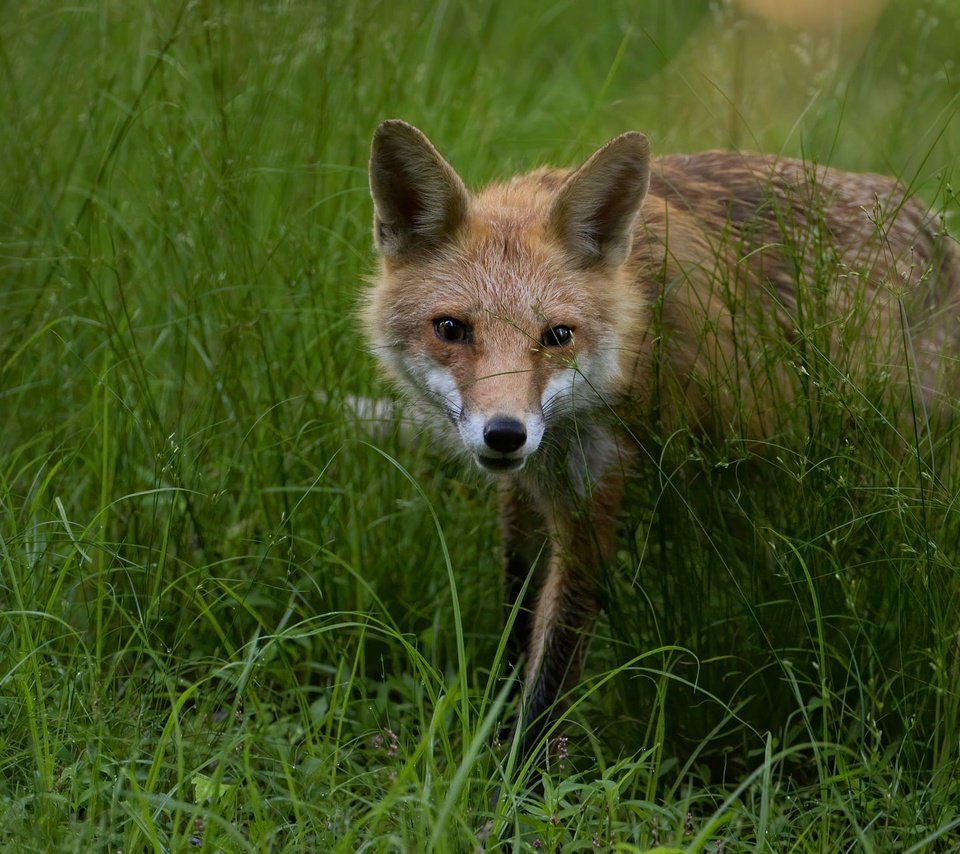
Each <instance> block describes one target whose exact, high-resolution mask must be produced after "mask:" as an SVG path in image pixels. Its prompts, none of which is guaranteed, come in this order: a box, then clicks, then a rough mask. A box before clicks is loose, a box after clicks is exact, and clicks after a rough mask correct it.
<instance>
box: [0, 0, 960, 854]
mask: <svg viewBox="0 0 960 854" xmlns="http://www.w3.org/2000/svg"><path fill="white" fill-rule="evenodd" d="M761 5H762V4H761ZM812 5H813V6H814V7H816V8H817V9H819V10H820V14H821V16H826V17H821V18H820V19H819V20H814V21H808V22H806V25H805V26H806V28H805V29H800V28H797V25H796V22H794V23H793V24H791V23H789V22H776V21H769V20H765V19H763V18H761V17H758V16H753V15H751V14H747V13H745V12H742V11H739V10H738V9H737V8H734V7H732V6H730V5H728V4H724V3H716V2H714V3H707V2H690V3H672V2H669V0H632V2H626V0H611V2H608V3H583V2H572V0H568V2H562V0H531V2H529V3H526V2H525V3H508V2H505V0H472V2H467V0H432V2H411V3H400V2H385V0H357V2H351V3H336V2H332V0H325V2H316V3H310V2H301V3H288V2H262V3H257V4H245V3H231V2H229V0H222V2H217V0H204V1H203V2H187V0H182V2H169V3H168V2H142V3H141V2H131V3H114V2H109V0H78V2H75V3H73V4H69V5H64V4H59V3H55V2H46V0H38V2H10V3H6V4H4V5H3V8H2V10H0V81H2V82H0V91H2V93H3V94H2V95H0V153H2V168H0V300H2V302H0V306H2V311H0V413H2V415H3V430H2V432H0V848H2V849H4V850H17V851H92V850H97V851H99V850H103V851H107V850H110V851H125V852H133V851H185V850H198V851H224V852H242V851H326V850H359V849H363V850H373V851H425V850H438V851H446V850H450V851H461V850H471V849H473V848H474V847H475V846H476V845H477V844H478V842H477V839H478V832H479V831H481V830H483V831H484V833H485V841H484V842H483V846H484V847H485V848H486V850H503V851H510V850H564V851H566V850H571V851H572V850H581V849H589V850H606V851H614V850H617V851H647V850H651V849H654V848H657V847H660V848H661V849H666V850H683V851H691V852H692V851H696V852H700V851H711V852H712V851H727V852H734V851H759V852H765V851H770V852H786V851H796V852H805V851H823V852H834V851H904V852H927V851H930V852H936V851H949V850H958V849H960V504H958V497H960V471H958V470H957V468H958V467H957V466H956V465H955V464H954V460H955V458H956V456H957V450H958V443H960V438H958V433H957V427H956V424H955V423H953V422H950V421H949V420H948V421H946V422H944V424H942V425H937V426H936V427H935V428H933V429H930V430H929V431H927V430H926V429H925V427H926V425H924V424H923V419H922V415H921V416H920V417H918V418H917V419H915V422H917V421H919V423H920V425H921V428H924V429H918V430H917V431H915V432H914V433H913V434H912V435H909V434H903V433H900V432H898V431H897V430H896V429H895V428H894V427H893V425H892V420H891V418H890V417H889V413H885V412H884V411H883V409H882V407H879V406H874V405H872V404H870V401H872V399H873V398H872V397H871V396H870V395H864V396H862V399H864V400H867V401H868V404H869V405H866V406H864V407H862V408H861V409H859V410H856V411H852V410H850V409H849V408H845V407H842V406H835V407H833V408H831V407H830V406H826V407H824V406H823V405H822V403H823V401H824V400H826V401H829V400H831V399H833V398H831V395H834V396H836V395H839V394H841V390H838V388H837V387H836V386H835V385H830V384H826V385H824V386H820V385H818V384H816V383H812V384H811V391H810V395H811V402H812V401H813V398H815V397H816V398H817V399H818V400H817V402H818V406H819V409H820V410H821V411H826V412H833V413H834V414H835V417H823V418H822V419H820V420H819V421H817V423H816V424H813V423H812V422H810V423H807V422H806V421H805V419H806V417H807V415H808V410H807V409H805V408H804V407H802V406H801V407H798V412H797V420H798V425H799V426H798V429H797V431H796V434H797V435H798V436H799V437H800V440H799V441H798V442H796V443H794V444H792V445H787V444H784V446H783V447H781V448H776V449H773V450H772V451H771V452H770V453H769V454H765V455H760V456H757V457H756V458H754V457H753V456H752V455H751V454H749V453H747V452H744V451H736V450H735V449H732V448H731V449H728V450H729V453H728V454H727V455H726V456H721V457H719V458H718V457H717V456H715V455H714V456H711V455H705V454H701V453H699V452H698V449H697V448H696V446H695V445H694V446H691V445H686V446H684V447H682V448H681V449H680V450H679V451H677V452H676V453H672V454H665V456H664V458H663V462H662V466H661V467H660V469H659V472H658V476H657V477H654V478H650V479H649V480H646V481H643V482H641V483H638V484H637V486H636V490H635V492H636V494H635V495H634V496H633V500H632V502H631V507H633V508H635V512H632V513H631V516H630V518H629V519H626V520H624V529H625V534H626V536H625V537H624V538H623V541H622V549H621V551H620V552H619V554H618V566H616V567H612V568H611V571H610V572H609V573H608V576H609V577H608V578H607V579H606V581H605V584H606V587H607V601H608V607H607V609H606V614H605V616H604V618H603V619H602V620H601V623H600V625H599V626H598V628H597V631H596V633H595V635H594V638H593V640H592V642H591V645H590V648H589V652H588V656H587V660H586V667H585V671H584V680H583V684H582V686H581V688H580V691H579V693H578V695H577V702H576V703H575V704H574V705H573V707H572V708H571V710H570V712H569V714H568V715H567V717H566V720H565V721H564V724H563V730H562V733H563V737H564V739H565V741H564V742H562V744H561V746H562V749H559V750H558V749H556V745H555V749H554V751H553V754H552V758H551V760H550V762H549V763H547V764H546V765H544V766H543V767H537V768H534V769H532V770H531V769H528V768H524V767H522V764H523V763H521V762H519V761H518V757H517V756H516V755H515V753H513V752H512V751H511V747H510V742H509V739H508V738H507V737H506V731H507V730H506V727H507V725H508V722H509V720H510V713H511V708H512V707H511V703H513V702H514V701H513V700H510V699H509V697H508V695H509V691H508V681H507V679H506V677H507V674H506V673H504V672H501V670H500V669H499V667H498V665H499V663H500V662H501V660H502V657H503V646H504V637H505V636H504V624H505V619H506V614H505V609H504V603H503V594H502V591H501V587H500V567H499V558H498V549H497V531H496V519H495V512H494V495H493V490H492V489H491V488H490V485H489V484H488V483H486V481H485V480H484V479H483V478H481V477H480V476H479V475H478V474H476V473H473V472H471V471H469V470H467V469H466V468H465V467H464V466H463V465H462V462H461V461H457V460H450V459H447V458H445V457H444V456H443V455H442V454H440V453H438V451H437V448H436V447H435V446H434V445H433V443H432V442H431V441H430V439H429V437H428V436H426V435H422V434H421V433H420V432H418V431H417V430H413V431H411V430H410V429H404V425H403V421H402V418H398V419H397V421H396V422H379V421H378V422H370V421H368V420H365V419H364V418H362V417H359V416H358V415H357V414H356V413H355V411H354V410H353V409H352V408H351V401H353V400H354V399H355V398H356V397H358V396H360V397H371V398H377V399H380V398H387V397H389V396H390V394H391V392H390V389H389V387H388V386H387V385H386V384H385V383H384V382H383V381H382V380H381V379H379V377H378V375H377V372H376V370H375V367H374V364H373V360H372V358H371V357H370V355H369V354H368V353H367V352H366V351H365V344H364V338H363V334H362V333H363V330H362V329H361V328H360V321H359V320H358V318H357V316H356V313H355V308H356V305H357V303H358V300H359V298H360V295H361V293H362V290H363V288H364V287H365V286H366V285H365V280H366V278H367V277H369V276H370V274H371V273H372V272H373V270H374V269H375V262H374V257H373V250H372V245H371V236H370V222H371V215H372V211H371V204H370V201H369V194H368V189H367V174H366V162H367V157H368V152H369V140H370V136H371V134H372V132H373V129H374V127H375V126H376V125H377V123H378V122H379V121H380V120H381V119H384V118H391V117H400V118H404V119H406V120H408V121H410V122H412V123H414V124H416V125H417V126H418V127H420V128H422V129H423V130H424V131H425V132H426V133H427V134H428V135H429V136H430V138H431V139H432V140H433V141H434V142H435V143H436V144H437V145H438V146H439V147H440V148H441V150H442V151H443V152H444V154H445V156H446V157H447V158H448V159H449V160H450V161H451V162H452V163H454V164H455V165H456V167H457V169H458V171H459V172H460V174H461V175H463V177H464V178H465V180H467V181H468V183H471V184H472V185H474V186H476V185H478V184H482V183H484V182H487V181H490V180H493V179H496V178H503V177H505V176H508V175H510V174H512V173H514V172H516V171H519V170H523V169H528V168H533V167H535V166H539V165H542V164H544V163H555V164H574V163H577V162H578V161H579V160H580V159H581V158H583V157H584V156H585V155H587V154H589V153H590V152H591V151H592V150H593V149H594V148H596V147H597V146H598V145H600V144H602V143H603V142H605V141H606V140H607V139H609V138H610V137H612V136H614V135H615V134H617V133H619V132H621V131H624V130H628V129H636V130H642V131H644V132H645V133H647V134H648V136H649V137H650V140H651V145H652V148H653V150H654V153H659V152H668V151H696V150H700V149H706V148H728V147H738V148H749V149H755V150H763V151H769V152H774V153H778V152H779V153H783V154H786V155H790V156H796V157H803V158H806V159H809V160H812V161H817V162H822V163H829V164H831V165H834V166H838V167H841V168H846V169H854V170H864V171H875V172H882V173H885V174H890V175H896V176H897V177H898V178H899V179H900V180H901V181H902V182H903V183H904V185H906V186H907V187H909V188H910V190H911V192H913V193H915V194H916V195H917V196H919V197H920V198H922V199H923V200H924V201H925V202H926V203H927V204H928V205H930V206H931V207H932V208H933V209H934V210H936V211H938V212H941V213H942V214H943V217H944V222H945V227H946V228H947V230H948V231H949V232H950V233H952V234H953V235H954V236H957V235H958V234H960V219H958V217H960V203H958V199H957V196H956V194H955V190H954V187H955V186H956V184H957V182H958V181H960V119H958V107H960V54H958V51H957V45H958V44H960V7H958V6H957V4H955V3H954V2H952V1H951V0H890V2H888V3H885V4H884V3H881V2H877V3H862V4H858V7H859V8H861V9H862V11H863V15H862V16H861V17H860V18H859V19H856V18H854V17H852V16H848V17H847V18H846V23H845V25H843V26H841V22H840V20H839V19H838V18H835V17H830V16H831V15H835V14H836V13H837V10H838V9H842V8H843V7H844V6H848V7H849V4H844V3H842V2H840V0H838V2H837V3H834V4H830V6H829V7H828V6H827V5H826V4H812ZM871 394H872V392H871ZM801 428H802V429H801ZM497 788H499V790H500V798H499V800H498V802H497V804H496V807H495V808H494V807H493V805H492V795H493V792H494V790H495V789H497Z"/></svg>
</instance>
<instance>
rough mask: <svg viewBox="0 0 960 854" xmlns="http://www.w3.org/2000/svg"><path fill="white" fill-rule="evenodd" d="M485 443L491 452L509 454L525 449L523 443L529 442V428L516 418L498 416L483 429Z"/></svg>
mask: <svg viewBox="0 0 960 854" xmlns="http://www.w3.org/2000/svg"><path fill="white" fill-rule="evenodd" d="M483 441H484V442H486V443H487V447H488V448H490V450H492V451H498V452H499V453H501V454H509V453H510V452H511V451H515V450H517V448H522V447H523V443H524V442H526V441H527V428H526V427H524V426H523V422H522V421H518V420H517V419H516V418H506V417H504V416H502V415H497V416H495V417H494V418H491V419H490V420H489V421H488V422H487V425H486V426H485V427H484V428H483Z"/></svg>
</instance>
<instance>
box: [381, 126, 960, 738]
mask: <svg viewBox="0 0 960 854" xmlns="http://www.w3.org/2000/svg"><path fill="white" fill-rule="evenodd" d="M370 182H371V192H372V195H373V199H374V205H375V218H374V238H375V241H376V243H377V246H378V248H379V250H380V254H381V267H380V273H379V276H378V277H377V279H376V281H375V283H374V287H373V288H372V289H371V291H370V293H369V295H368V299H367V302H366V304H365V306H364V308H363V317H364V321H365V326H366V329H367V330H368V331H369V336H370V341H371V347H372V349H373V351H374V353H375V354H376V355H377V356H378V357H379V358H380V360H381V362H382V363H383V365H384V366H385V367H386V369H387V370H388V371H389V372H390V373H391V374H392V375H393V376H394V377H395V379H396V380H397V381H398V383H399V384H400V386H401V387H402V388H404V389H405V390H406V391H407V392H409V393H410V394H411V395H412V396H413V397H414V399H415V400H417V401H418V402H420V403H421V404H422V405H424V406H426V407H427V409H428V410H429V411H430V412H434V413H436V415H435V417H434V418H433V419H432V420H433V421H435V423H436V425H437V428H438V431H439V432H440V433H441V434H442V435H445V436H446V438H447V439H449V440H450V442H451V444H452V446H453V447H455V448H457V449H459V450H461V451H463V452H465V453H466V454H467V455H468V456H469V457H471V458H472V459H473V460H474V461H475V462H476V463H477V464H478V465H479V466H480V468H481V469H484V470H486V471H488V472H490V473H492V474H493V475H495V476H496V477H497V479H498V480H499V489H500V503H501V530H502V532H503V538H504V547H505V558H506V566H507V586H508V594H509V595H511V596H516V595H518V593H519V591H520V589H521V588H522V586H523V581H524V579H526V577H527V575H528V573H529V572H530V571H531V566H532V565H533V563H534V562H535V561H536V560H537V558H538V556H539V554H540V552H541V551H542V550H543V546H544V543H545V542H546V544H547V548H546V551H545V554H546V556H547V558H546V570H545V575H544V579H543V583H542V585H541V587H540V591H539V595H538V596H537V599H536V604H535V606H534V609H533V617H532V621H530V620H529V619H527V618H526V616H525V614H524V616H522V617H521V619H520V620H519V621H518V626H517V632H516V634H517V640H516V642H515V645H514V650H513V651H514V653H515V654H522V653H524V652H525V654H526V659H527V662H526V679H525V684H526V709H527V728H526V730H525V736H524V749H525V750H529V749H531V748H532V747H533V746H534V744H535V743H536V741H537V739H538V737H539V736H540V734H542V732H543V731H544V727H545V726H546V725H547V724H548V723H549V722H550V720H551V719H552V717H553V716H554V715H555V713H556V707H557V703H558V700H560V699H561V698H562V696H563V695H564V694H565V693H566V692H567V690H568V689H569V688H570V687H572V685H573V684H574V683H575V681H576V679H577V677H578V675H579V667H580V659H581V655H582V643H583V635H584V633H585V632H586V631H588V630H589V628H590V626H591V624H592V621H593V619H594V617H595V615H596V613H597V610H598V608H599V596H598V591H597V572H598V567H599V566H601V565H603V564H604V563H605V562H608V561H609V560H610V559H611V557H612V554H613V550H614V536H615V528H616V520H617V517H618V514H619V510H620V503H621V499H622V495H623V491H624V485H625V484H624V481H625V477H626V476H627V474H628V473H629V472H630V471H631V469H633V468H635V466H636V465H637V461H638V457H639V456H640V455H639V454H638V447H639V443H642V441H643V436H645V435H649V433H650V431H651V430H653V431H654V432H656V431H657V430H659V431H666V430H672V429H675V428H676V427H679V426H682V425H687V426H688V427H690V428H691V429H693V430H694V431H695V432H698V433H700V434H701V435H702V436H704V437H713V438H714V439H715V440H717V441H722V440H723V439H724V438H725V437H737V438H739V439H743V440H757V441H764V440H770V439H773V438H776V437H778V436H779V434H780V432H781V431H783V430H785V429H786V427H787V422H788V419H785V418H784V413H785V412H789V411H790V407H791V405H792V404H793V403H794V402H795V401H796V400H797V399H798V397H799V396H800V395H801V394H802V393H803V388H804V386H805V382H806V380H807V379H808V377H809V372H810V371H811V370H817V369H820V370H822V369H824V366H825V365H826V366H828V367H827V369H828V370H830V371H833V372H835V373H836V375H837V376H840V377H844V378H846V379H847V380H848V381H849V382H850V383H852V384H853V385H854V386H856V385H857V383H859V382H860V381H862V380H863V379H864V378H865V377H867V376H873V377H878V376H879V377H881V378H882V379H883V383H884V387H885V389H886V392H885V393H886V395H887V396H888V397H889V398H890V401H889V402H891V403H892V404H893V405H894V406H895V405H896V402H897V400H899V399H904V398H905V396H906V395H908V394H917V393H919V394H920V395H921V396H922V397H923V400H924V403H925V405H927V406H928V407H929V406H933V405H934V404H936V403H937V400H938V391H937V390H938V389H947V392H948V393H947V394H946V395H945V396H947V397H949V396H950V395H951V394H955V392H956V386H955V385H952V384H950V383H952V382H953V381H952V380H949V381H948V380H947V379H946V371H947V366H948V365H949V364H950V363H952V362H953V361H954V360H955V358H956V335H957V304H958V299H957V298H958V292H960V262H958V252H957V248H956V245H955V244H954V243H953V242H952V241H951V240H950V239H949V238H947V237H945V236H944V235H943V234H942V233H941V232H940V230H939V229H938V223H937V221H936V219H935V218H934V217H933V216H932V215H931V214H930V212H929V211H928V210H927V209H926V208H925V207H923V205H921V204H920V203H919V202H917V201H916V200H914V199H912V198H910V197H908V196H907V195H906V194H905V192H904V190H903V189H902V187H900V186H899V185H898V184H897V183H896V182H895V181H893V180H892V179H889V178H885V177H882V176H878V175H860V174H851V173H845V172H840V171H837V170H833V169H828V168H824V167H820V166H813V165H810V164H805V163H801V162H799V161H795V160H789V159H783V158H774V157H769V156H764V155H749V154H739V153H734V152H708V153H705V154H699V155H690V156H670V157H663V158H660V159H659V160H654V161H651V160H650V158H649V154H648V146H647V141H646V139H645V137H643V136H642V135H641V134H637V133H630V134H624V135H622V136H620V137H617V138H616V139H614V140H612V141H611V142H610V143H608V145H606V146H604V147H603V148H601V149H600V150H599V151H598V152H596V153H595V154H594V155H593V157H591V158H590V159H589V160H588V161H587V162H586V163H585V164H584V165H583V166H581V167H580V168H579V169H578V170H575V171H565V170H552V169H541V170H539V171H536V172H532V173H530V174H528V175H522V176H518V177H516V178H513V179H512V180H510V181H508V182H506V183H503V184H497V185H494V186H491V187H489V188H487V189H485V190H483V191H482V192H480V193H478V194H476V195H471V194H470V193H469V192H468V191H467V189H466V187H465V186H464V185H463V182H462V181H461V180H460V178H459V177H458V176H457V175H456V173H455V172H454V170H453V169H452V167H450V165H449V164H448V163H447V162H446V161H445V160H444V159H443V158H442V157H441V156H440V154H439V153H438V152H437V151H436V149H435V148H434V147H433V146H432V145H431V144H430V142H429V141H428V140H427V139H426V138H425V137H424V136H423V135H422V134H421V133H420V132H419V131H418V130H416V129H415V128H413V127H411V126H410V125H407V124H405V123H404V122H399V121H389V122H384V123H383V124H382V125H381V126H380V127H379V128H378V129H377V132H376V134H375V136H374V142H373V149H372V154H371V162H370ZM904 318H907V319H908V324H909V333H910V335H909V336H905V334H904V328H903V319H904ZM811 336H813V338H815V340H813V338H811ZM807 339H810V340H809V341H808V340H807ZM905 340H909V341H911V343H912V346H908V347H905V346H904V341H905ZM807 345H809V346H807ZM811 348H815V349H816V352H817V353H818V354H819V355H820V356H821V357H822V360H821V362H820V363H819V368H817V367H815V366H814V365H813V363H812V361H808V362H805V361H804V359H805V358H807V359H809V356H805V355H804V354H805V353H807V354H809V352H810V350H811Z"/></svg>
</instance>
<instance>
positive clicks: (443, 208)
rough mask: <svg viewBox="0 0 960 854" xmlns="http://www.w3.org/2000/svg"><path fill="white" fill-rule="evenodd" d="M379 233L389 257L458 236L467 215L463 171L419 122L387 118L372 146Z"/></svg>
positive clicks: (372, 179)
mask: <svg viewBox="0 0 960 854" xmlns="http://www.w3.org/2000/svg"><path fill="white" fill-rule="evenodd" d="M370 195H371V196H373V207H374V212H373V239H374V242H375V243H376V245H377V249H379V250H380V252H381V253H382V254H383V255H386V256H388V257H399V256H403V255H410V254H412V253H416V252H419V251H423V250H427V249H430V248H433V247H435V246H437V245H439V244H441V243H443V242H444V241H446V240H449V239H450V238H452V237H453V235H454V234H455V233H456V231H457V230H458V229H459V228H460V226H461V225H462V224H463V222H464V220H465V219H466V215H467V207H468V204H469V198H470V196H469V193H468V192H467V188H466V187H465V186H464V184H463V181H461V180H460V176H459V175H457V173H456V172H454V171H453V167H452V166H450V164H449V163H447V161H446V160H444V159H443V157H441V156H440V153H439V152H438V151H437V150H436V149H435V148H434V147H433V145H432V144H431V143H430V140H428V139H427V138H426V137H425V136H424V135H423V134H422V133H421V132H420V131H418V130H417V129H416V128H415V127H413V125H409V124H407V123H406V122H403V121H400V120H399V119H391V120H389V121H385V122H382V123H381V124H380V126H379V127H378V128H377V129H376V131H375V132H374V134H373V145H372V147H371V150H370Z"/></svg>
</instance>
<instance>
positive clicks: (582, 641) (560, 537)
mask: <svg viewBox="0 0 960 854" xmlns="http://www.w3.org/2000/svg"><path fill="white" fill-rule="evenodd" d="M621 491H622V489H621V486H620V484H619V483H615V484H608V485H607V486H606V487H605V488H598V489H597V492H595V493H594V495H593V500H592V502H591V506H590V507H589V509H588V510H587V512H571V511H570V510H569V509H567V508H553V509H552V511H551V513H550V514H549V522H550V528H551V541H552V542H551V547H552V554H551V557H550V564H549V569H548V572H547V577H546V580H545V582H544V584H543V587H542V589H541V591H540V595H539V599H538V601H537V607H536V610H535V612H534V619H533V628H532V631H531V634H530V646H529V650H528V659H527V673H526V679H525V692H524V693H525V702H524V707H525V710H524V728H523V733H522V736H521V750H520V752H521V755H522V756H523V757H525V758H526V757H529V756H530V755H531V754H532V753H533V752H534V751H535V750H536V748H537V745H538V743H539V742H540V740H541V738H542V737H543V735H544V733H545V732H547V730H549V728H550V727H551V725H552V724H553V722H554V721H555V720H556V719H557V717H558V716H559V715H560V713H561V712H562V710H563V707H564V705H565V704H566V702H567V701H568V697H569V694H570V691H571V690H572V689H573V688H574V686H575V685H576V684H577V682H578V681H579V678H580V669H581V664H582V661H583V653H584V649H585V646H586V642H587V639H588V635H589V632H590V630H591V628H592V627H593V624H594V622H595V620H596V617H597V614H598V613H599V611H600V606H601V601H600V590H599V579H600V568H601V566H603V565H604V564H606V563H608V562H609V560H610V558H611V557H612V554H613V549H614V536H615V533H616V515H617V509H618V507H619V502H620V494H621Z"/></svg>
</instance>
